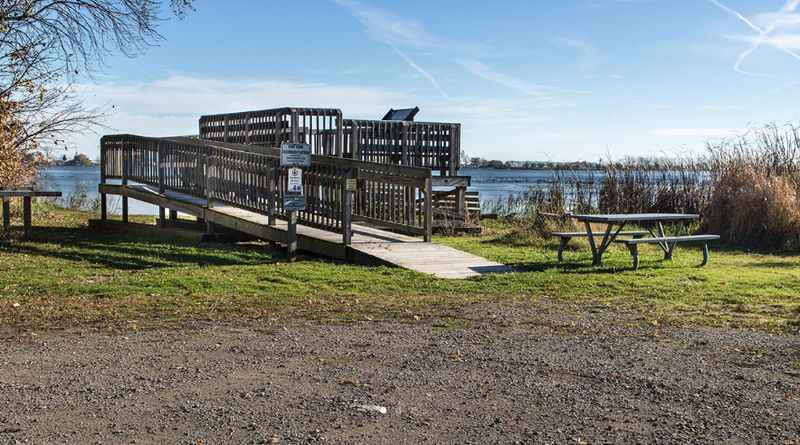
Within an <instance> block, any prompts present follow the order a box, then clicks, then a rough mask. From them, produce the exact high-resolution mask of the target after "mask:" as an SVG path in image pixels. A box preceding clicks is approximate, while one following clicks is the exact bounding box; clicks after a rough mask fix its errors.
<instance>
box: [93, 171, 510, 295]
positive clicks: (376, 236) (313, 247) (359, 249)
mask: <svg viewBox="0 0 800 445" xmlns="http://www.w3.org/2000/svg"><path fill="white" fill-rule="evenodd" d="M100 192H101V193H105V194H112V195H121V196H124V197H128V198H132V199H137V200H140V201H144V202H148V203H150V204H154V205H157V206H160V207H164V208H167V209H170V210H175V211H179V212H182V213H187V214H190V215H194V216H196V217H198V218H202V219H204V220H205V221H206V222H207V223H211V224H216V225H219V226H222V227H225V228H228V229H233V230H236V231H239V232H243V233H246V234H249V235H252V236H255V237H258V238H261V239H265V240H268V241H275V242H280V243H283V242H285V241H286V238H287V227H288V224H287V222H286V221H285V220H283V219H277V220H276V221H275V223H274V224H273V225H270V224H269V221H268V218H267V216H266V215H263V214H260V213H255V212H251V211H248V210H245V209H242V208H239V207H236V206H231V205H213V204H212V205H211V206H209V205H208V202H207V201H206V200H205V199H202V198H197V197H194V196H191V195H184V194H181V193H176V192H166V193H159V192H158V190H157V189H156V188H154V187H151V186H141V185H112V184H102V185H101V186H100ZM352 234H353V235H352V239H351V244H350V245H345V244H344V243H343V242H342V234H341V233H336V232H332V231H328V230H322V229H318V228H315V227H311V226H307V225H303V224H298V225H297V243H298V248H299V249H300V250H305V251H308V252H312V253H315V254H318V255H322V256H326V257H331V258H336V259H341V260H346V261H353V262H356V263H359V264H370V265H376V264H380V265H390V266H397V267H402V268H405V269H410V270H415V271H418V272H422V273H426V274H430V275H434V276H436V277H440V278H457V279H461V278H470V277H476V276H480V275H484V274H487V273H506V272H511V271H512V269H511V268H510V267H508V266H505V265H502V264H499V263H495V262H492V261H489V260H487V259H485V258H482V257H479V256H477V255H472V254H469V253H466V252H462V251H460V250H456V249H453V248H452V247H448V246H443V245H441V244H435V243H426V242H424V241H423V240H422V239H421V238H416V237H412V236H407V235H402V234H398V233H394V232H389V231H386V230H381V229H378V228H375V227H371V226H367V225H363V224H357V223H353V224H352Z"/></svg>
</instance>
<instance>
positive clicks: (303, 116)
mask: <svg viewBox="0 0 800 445" xmlns="http://www.w3.org/2000/svg"><path fill="white" fill-rule="evenodd" d="M341 129H342V112H341V111H340V110H336V109H332V108H275V109H271V110H259V111H245V112H240V113H227V114H214V115H207V116H202V117H200V139H206V140H211V141H217V142H231V143H236V144H246V145H251V144H252V145H261V146H265V147H280V145H281V143H282V142H304V143H307V144H311V148H312V153H314V154H317V155H327V156H341V155H342V148H341V147H342V137H341V136H342V130H341Z"/></svg>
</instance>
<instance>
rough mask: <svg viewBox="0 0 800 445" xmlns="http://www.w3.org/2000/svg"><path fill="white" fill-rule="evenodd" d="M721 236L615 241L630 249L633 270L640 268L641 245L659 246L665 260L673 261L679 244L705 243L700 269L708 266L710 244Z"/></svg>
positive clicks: (664, 237) (686, 236) (687, 236)
mask: <svg viewBox="0 0 800 445" xmlns="http://www.w3.org/2000/svg"><path fill="white" fill-rule="evenodd" d="M718 240H719V235H685V236H663V237H659V238H638V239H621V240H615V241H614V242H615V243H622V244H625V245H626V246H627V247H628V250H630V252H631V257H633V270H636V269H638V268H639V249H638V246H639V244H658V245H659V246H660V247H661V249H663V250H664V259H665V260H671V259H672V252H673V251H674V250H675V246H676V245H677V244H678V243H703V262H702V263H700V267H703V266H705V265H706V264H708V258H709V253H708V242H709V241H718Z"/></svg>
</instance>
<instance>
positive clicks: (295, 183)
mask: <svg viewBox="0 0 800 445" xmlns="http://www.w3.org/2000/svg"><path fill="white" fill-rule="evenodd" d="M287 191H288V192H289V193H297V194H300V195H302V194H303V170H301V169H299V168H297V167H292V168H290V169H289V184H288V188H287Z"/></svg>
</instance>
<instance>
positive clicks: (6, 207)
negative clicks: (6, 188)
mask: <svg viewBox="0 0 800 445" xmlns="http://www.w3.org/2000/svg"><path fill="white" fill-rule="evenodd" d="M9 229H11V200H10V199H8V198H3V230H5V231H6V232H7V231H8V230H9Z"/></svg>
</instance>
